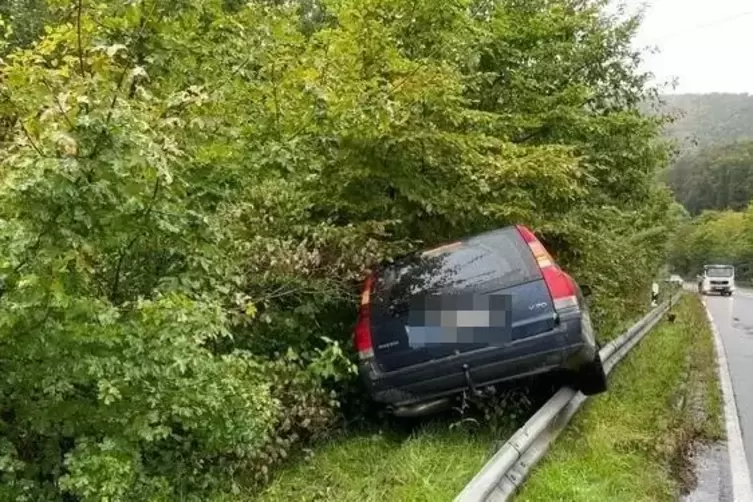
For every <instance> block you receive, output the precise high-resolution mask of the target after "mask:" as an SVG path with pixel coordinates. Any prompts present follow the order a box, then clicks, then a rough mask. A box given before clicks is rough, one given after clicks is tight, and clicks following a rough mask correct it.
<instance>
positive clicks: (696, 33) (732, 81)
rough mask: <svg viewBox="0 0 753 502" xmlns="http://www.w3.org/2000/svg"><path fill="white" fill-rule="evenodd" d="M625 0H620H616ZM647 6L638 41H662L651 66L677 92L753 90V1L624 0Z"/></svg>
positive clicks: (648, 61)
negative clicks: (674, 80) (674, 82)
mask: <svg viewBox="0 0 753 502" xmlns="http://www.w3.org/2000/svg"><path fill="white" fill-rule="evenodd" d="M616 1H619V0H616ZM622 3H624V4H625V5H626V6H627V7H628V9H629V10H630V11H634V10H636V9H638V8H640V6H641V5H645V6H646V14H645V19H644V22H643V26H642V27H641V30H640V32H639V34H638V37H637V40H636V44H638V45H639V46H641V47H643V46H657V47H658V49H659V52H658V53H657V54H653V55H647V56H646V69H647V70H649V71H651V72H652V73H654V74H655V75H656V77H657V80H658V81H661V82H664V81H667V80H671V79H672V78H675V77H676V78H677V79H678V86H677V87H676V89H675V90H674V91H672V90H671V89H670V88H667V89H666V92H748V93H753V0H622Z"/></svg>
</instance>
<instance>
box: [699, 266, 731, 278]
mask: <svg viewBox="0 0 753 502" xmlns="http://www.w3.org/2000/svg"><path fill="white" fill-rule="evenodd" d="M734 272H735V269H734V268H732V267H706V275H707V276H709V277H732V274H733V273H734Z"/></svg>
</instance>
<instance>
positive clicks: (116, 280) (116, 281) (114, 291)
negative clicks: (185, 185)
mask: <svg viewBox="0 0 753 502" xmlns="http://www.w3.org/2000/svg"><path fill="white" fill-rule="evenodd" d="M159 189H160V179H159V177H158V178H157V181H155V182H154V189H153V190H152V198H151V199H150V200H149V204H148V205H147V207H146V208H145V209H144V212H143V213H142V214H141V217H140V218H139V219H140V220H141V223H144V221H145V220H146V219H147V218H149V215H150V214H151V212H152V209H153V208H154V204H155V202H156V201H157V195H158V194H159ZM141 236H142V232H141V231H137V232H136V234H135V235H134V236H133V237H131V240H129V241H128V243H127V244H126V245H125V246H124V247H123V250H122V251H121V253H120V256H119V257H118V264H117V265H116V266H115V276H114V277H113V281H112V287H111V288H110V295H109V298H110V302H111V303H113V304H115V303H116V301H117V298H118V289H119V288H120V276H121V272H122V269H123V264H124V263H125V258H126V256H127V255H128V253H129V252H130V250H131V248H132V247H133V246H134V245H135V244H136V242H138V240H139V238H141Z"/></svg>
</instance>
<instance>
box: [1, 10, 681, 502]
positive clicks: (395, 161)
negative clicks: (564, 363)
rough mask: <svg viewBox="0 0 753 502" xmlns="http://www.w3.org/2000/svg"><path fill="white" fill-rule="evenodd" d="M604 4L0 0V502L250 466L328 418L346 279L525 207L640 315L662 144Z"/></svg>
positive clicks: (548, 236)
mask: <svg viewBox="0 0 753 502" xmlns="http://www.w3.org/2000/svg"><path fill="white" fill-rule="evenodd" d="M600 8H601V2H584V1H581V0H557V1H551V0H530V1H521V0H501V1H497V2H488V1H478V2H474V1H463V2H457V1H454V0H453V1H449V0H414V1H410V2H407V1H404V0H331V1H326V2H317V1H315V0H309V1H303V0H302V1H300V2H293V1H287V2H272V1H262V0H257V1H253V2H250V3H249V4H243V3H241V2H236V1H230V0H201V1H191V2H183V1H178V2H175V1H170V2H168V1H166V0H136V1H131V2H115V1H104V0H78V1H76V2H69V1H63V0H48V1H47V2H32V1H30V0H29V1H20V0H14V1H13V2H11V3H10V4H8V6H6V9H11V12H9V15H8V17H7V19H5V20H4V21H3V22H2V24H0V30H3V31H4V35H5V42H0V54H3V56H2V61H0V242H1V243H2V245H1V246H0V278H1V279H2V296H1V297H0V369H1V370H2V373H3V375H4V379H3V382H2V383H0V403H1V407H2V409H0V498H2V499H3V500H6V499H8V500H11V499H13V500H33V501H37V500H46V499H50V500H56V499H60V498H61V497H63V496H65V497H68V498H69V499H73V500H104V499H107V500H137V499H143V500H173V499H182V500H207V499H209V498H210V497H213V496H220V495H223V494H224V495H225V496H228V497H232V496H233V494H235V493H238V491H239V490H242V489H244V488H245V487H247V486H249V485H252V484H253V482H255V480H263V479H264V478H265V477H266V476H267V474H268V472H269V469H270V468H271V467H272V466H274V464H275V463H277V462H279V460H280V459H282V458H284V457H285V456H286V455H287V454H288V452H289V451H290V449H291V448H293V447H295V445H296V443H298V442H300V441H302V440H305V439H306V438H308V437H310V436H312V435H316V434H322V433H325V432H326V431H327V430H328V429H329V428H330V427H331V426H332V424H333V423H334V421H335V420H336V417H337V412H336V410H337V405H338V402H339V401H341V395H338V394H337V393H330V391H332V392H334V391H337V390H339V389H341V387H340V386H339V384H338V382H341V381H343V380H346V381H347V380H348V379H350V378H351V376H352V366H351V364H350V363H349V361H348V359H347V357H345V356H346V354H345V352H346V351H347V347H348V346H349V342H348V328H349V324H350V322H351V321H352V318H353V310H352V309H353V307H352V304H353V302H352V296H353V292H354V290H355V284H356V281H357V279H358V277H359V276H360V274H361V271H362V270H363V268H364V267H367V266H368V265H369V264H371V263H373V262H374V261H375V260H379V259H383V258H387V257H390V256H393V255H395V254H396V253H401V252H405V251H408V250H411V249H414V248H416V247H418V246H424V245H430V244H434V243H437V242H440V241H443V240H445V239H451V238H456V237H459V236H462V235H466V234H469V233H473V232H476V231H480V230H484V229H490V228H495V227H499V226H502V225H505V224H508V223H512V222H522V223H525V224H528V225H530V226H532V227H533V228H534V229H536V230H537V231H538V232H540V233H541V235H542V236H543V238H544V240H545V241H546V243H547V244H548V245H549V246H550V248H551V249H552V250H553V251H554V252H555V254H557V255H558V256H559V258H560V260H561V261H562V262H563V263H564V264H565V265H566V266H568V267H569V268H570V269H571V270H572V271H573V273H574V274H575V276H576V277H577V278H578V279H579V280H581V281H583V282H587V283H589V284H591V285H592V287H593V289H594V291H595V293H596V302H595V304H594V306H593V308H594V313H595V315H596V317H597V319H599V320H600V324H601V326H606V325H607V324H608V322H613V321H615V319H616V317H617V316H618V314H626V313H629V312H631V309H633V310H634V309H636V308H638V307H639V306H641V305H642V304H643V300H644V299H643V298H642V296H641V293H642V291H643V288H644V286H645V285H646V284H648V283H649V282H650V281H651V279H652V277H653V275H654V272H655V270H656V268H657V267H658V265H659V264H660V263H661V262H662V259H663V252H664V248H665V239H666V236H667V233H668V225H671V222H672V219H671V218H669V216H668V209H669V208H670V207H671V198H670V196H669V195H668V192H666V191H665V190H663V189H661V188H658V187H657V186H656V185H655V184H654V181H653V180H654V177H655V174H656V171H657V169H658V167H660V166H661V165H663V164H664V163H665V162H666V160H667V149H666V147H665V145H664V144H662V143H661V142H660V141H659V139H658V135H659V131H660V128H661V122H662V119H661V118H656V117H653V118H652V117H647V116H645V115H643V114H641V113H640V111H639V109H638V107H639V105H640V104H641V103H644V102H645V101H646V100H648V99H652V98H653V97H655V94H654V93H653V91H651V90H650V89H648V88H647V87H646V82H647V77H646V76H645V75H643V74H641V73H639V72H638V71H637V65H638V63H639V55H638V54H636V53H634V52H633V51H632V49H631V48H630V47H631V44H630V40H631V37H632V34H633V32H634V30H635V27H636V22H637V21H636V20H632V19H631V20H627V21H624V22H622V21H618V20H616V19H613V18H607V17H605V16H604V15H602V14H601V13H600ZM13 9H15V10H13ZM28 9H39V10H38V11H36V10H35V11H34V12H30V11H29V10H28ZM35 12H38V14H35ZM24 18H27V19H31V18H33V19H35V20H37V21H40V20H43V24H44V25H45V26H44V29H42V28H41V27H40V28H38V29H37V28H35V26H33V25H30V24H24V23H22V22H19V21H18V20H19V19H24ZM14 20H15V21H14ZM19 27H24V29H25V30H26V31H24V33H23V34H22V35H23V36H17V35H18V32H17V30H18V29H19Z"/></svg>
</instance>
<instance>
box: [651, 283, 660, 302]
mask: <svg viewBox="0 0 753 502" xmlns="http://www.w3.org/2000/svg"><path fill="white" fill-rule="evenodd" d="M657 305H659V285H658V284H657V283H653V284H652V285H651V306H652V307H656V306H657Z"/></svg>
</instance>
